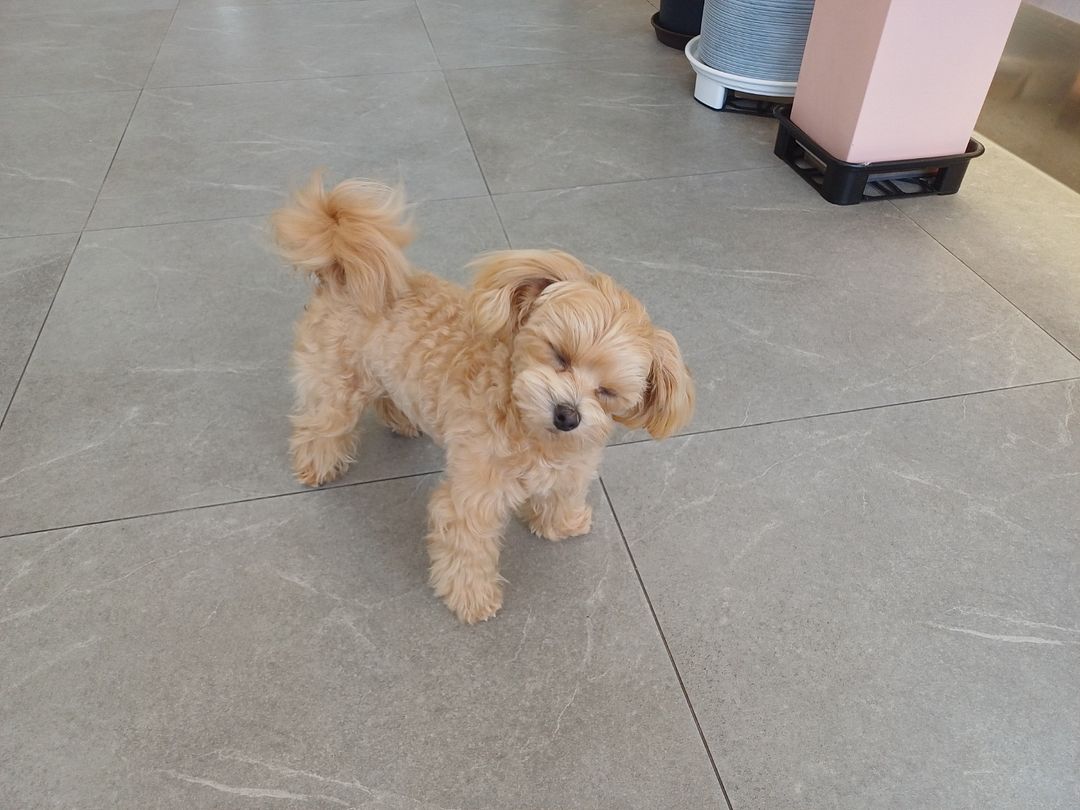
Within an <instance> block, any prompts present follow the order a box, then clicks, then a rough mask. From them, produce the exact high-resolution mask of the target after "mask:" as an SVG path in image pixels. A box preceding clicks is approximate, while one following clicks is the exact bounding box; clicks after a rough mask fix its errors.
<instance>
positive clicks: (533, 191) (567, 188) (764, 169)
mask: <svg viewBox="0 0 1080 810" xmlns="http://www.w3.org/2000/svg"><path fill="white" fill-rule="evenodd" d="M784 168H785V167H784V166H774V165H773V164H771V163H770V164H768V165H761V166H743V167H741V168H738V169H716V170H715V171H711V172H694V173H693V174H662V175H658V176H656V177H634V178H631V179H628V180H601V181H600V182H598V183H582V184H581V185H577V186H551V187H550V188H523V189H520V190H517V191H495V192H492V194H491V197H492V199H496V198H498V197H512V196H514V195H518V194H541V193H547V192H551V191H579V190H581V189H586V188H603V187H605V186H625V185H630V184H631V183H653V182H658V181H660V180H686V179H690V178H695V177H716V176H718V175H721V174H723V175H727V174H741V173H743V172H780V171H782V170H783V169H784ZM792 210H793V211H794V210H797V209H792ZM820 210H821V211H823V212H825V211H829V210H830V208H825V207H823V208H821V209H820Z"/></svg>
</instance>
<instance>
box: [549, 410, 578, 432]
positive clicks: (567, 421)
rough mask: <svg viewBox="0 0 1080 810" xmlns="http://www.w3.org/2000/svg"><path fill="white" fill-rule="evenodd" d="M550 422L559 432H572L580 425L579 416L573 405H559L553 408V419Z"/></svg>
mask: <svg viewBox="0 0 1080 810" xmlns="http://www.w3.org/2000/svg"><path fill="white" fill-rule="evenodd" d="M552 422H553V423H554V424H555V427H557V428H558V429H559V430H573V429H574V428H576V427H577V426H578V425H580V424H581V414H580V413H578V410H577V408H575V407H574V406H573V405H567V404H565V403H561V404H559V405H556V406H555V418H554V419H553V420H552Z"/></svg>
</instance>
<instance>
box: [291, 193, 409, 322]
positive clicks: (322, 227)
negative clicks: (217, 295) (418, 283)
mask: <svg viewBox="0 0 1080 810" xmlns="http://www.w3.org/2000/svg"><path fill="white" fill-rule="evenodd" d="M405 213H406V209H405V200H404V195H403V194H402V193H401V190H400V189H393V188H390V187H389V186H385V185H382V184H381V183H375V182H371V181H367V180H346V181H344V182H342V183H338V184H337V185H336V186H334V188H332V189H331V190H330V191H327V190H326V189H325V188H324V187H323V183H322V176H321V174H320V173H318V172H316V173H315V174H314V175H312V177H311V181H310V182H309V183H308V185H307V186H306V187H305V188H303V189H301V190H300V191H298V192H296V194H294V195H293V198H292V200H291V202H290V204H289V205H287V206H286V207H285V208H282V209H280V210H278V211H275V212H274V214H273V215H272V217H271V220H270V224H271V227H272V229H273V233H274V238H275V240H276V242H277V245H278V248H279V250H280V251H281V254H282V255H283V256H284V257H285V258H286V259H287V260H288V261H289V262H291V263H292V264H293V265H295V266H296V268H297V269H298V270H301V271H303V272H305V273H310V274H311V275H314V276H316V277H317V278H318V281H319V283H320V284H323V285H326V286H327V287H330V288H332V289H334V290H336V291H341V292H343V293H345V294H347V295H349V296H350V297H351V298H353V299H354V300H355V301H356V303H357V304H358V305H359V306H360V307H361V309H362V311H364V312H366V313H368V314H372V315H375V314H378V313H379V312H381V311H384V310H385V309H386V308H387V307H388V306H390V305H391V304H393V302H394V301H395V300H396V299H397V298H398V296H400V295H401V294H402V293H404V292H405V290H406V287H407V279H408V275H409V263H408V260H407V259H406V258H405V254H404V253H403V248H404V247H405V246H406V245H407V244H408V243H409V241H410V240H411V238H412V225H411V223H410V222H409V221H408V219H407V218H406V216H405Z"/></svg>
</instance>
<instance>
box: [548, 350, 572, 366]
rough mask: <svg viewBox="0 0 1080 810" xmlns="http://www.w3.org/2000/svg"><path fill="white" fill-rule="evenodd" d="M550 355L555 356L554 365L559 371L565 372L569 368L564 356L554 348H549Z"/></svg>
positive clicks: (568, 362)
mask: <svg viewBox="0 0 1080 810" xmlns="http://www.w3.org/2000/svg"><path fill="white" fill-rule="evenodd" d="M551 353H552V354H553V355H554V356H555V365H557V366H558V367H559V371H566V370H567V369H568V368H570V361H569V360H568V359H567V357H566V355H565V354H563V353H562V352H560V351H559V350H558V349H556V348H555V347H554V346H552V347H551Z"/></svg>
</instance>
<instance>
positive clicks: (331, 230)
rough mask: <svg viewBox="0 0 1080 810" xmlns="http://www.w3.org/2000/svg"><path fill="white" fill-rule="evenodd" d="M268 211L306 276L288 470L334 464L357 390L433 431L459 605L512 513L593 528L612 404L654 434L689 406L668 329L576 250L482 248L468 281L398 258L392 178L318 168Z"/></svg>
mask: <svg viewBox="0 0 1080 810" xmlns="http://www.w3.org/2000/svg"><path fill="white" fill-rule="evenodd" d="M272 224H273V229H274V234H275V237H276V239H277V242H278V245H279V246H280V248H281V251H282V253H283V255H284V256H285V257H286V258H287V259H288V260H289V261H291V262H292V263H293V264H294V265H295V266H296V267H297V268H298V269H300V270H302V271H304V272H306V273H310V274H311V275H312V276H314V278H315V284H314V287H313V291H312V294H311V299H310V301H309V302H308V305H307V307H306V309H305V312H304V314H303V315H302V316H301V318H300V320H299V321H298V323H297V325H296V343H295V348H294V352H293V362H294V368H295V376H294V381H295V385H296V392H297V398H296V408H295V411H294V413H293V415H292V423H293V435H292V439H291V443H290V450H291V457H292V464H293V469H294V471H295V473H296V476H297V478H298V479H299V480H300V481H302V482H303V483H305V484H308V485H311V486H319V485H321V484H324V483H326V482H327V481H331V480H333V479H334V478H337V477H338V476H340V475H341V474H342V473H343V472H344V471H345V469H346V467H347V466H348V464H349V463H350V462H351V461H352V459H353V454H354V452H355V449H356V426H357V423H358V421H359V419H360V416H361V414H362V412H363V410H364V409H365V408H367V407H371V408H373V409H374V410H375V413H376V415H377V416H378V418H379V420H380V421H381V422H382V423H383V424H385V425H386V426H387V427H389V428H390V429H391V430H394V431H395V432H397V433H401V434H404V435H408V436H415V435H418V434H419V433H421V432H423V433H426V434H427V435H429V436H431V437H432V438H433V439H434V440H435V441H436V442H438V443H439V444H440V445H442V446H443V447H444V448H445V451H446V467H447V471H446V476H445V479H444V480H443V482H442V483H441V484H440V486H439V487H438V489H437V490H436V491H435V493H434V494H433V495H432V498H431V502H430V504H429V509H428V514H429V529H428V538H427V546H428V553H429V556H430V561H431V568H430V582H431V585H432V587H433V588H434V590H435V593H436V594H437V595H438V596H439V597H440V598H441V599H442V600H443V601H444V602H445V603H446V605H447V607H449V608H450V610H452V611H453V612H454V613H455V614H456V615H457V616H458V618H459V619H461V620H462V621H464V622H468V623H473V622H476V621H480V620H484V619H488V618H490V617H491V616H493V615H494V614H495V612H496V611H497V610H498V609H499V608H500V607H501V605H502V585H503V580H502V579H501V578H500V576H499V549H500V542H501V535H502V531H503V527H504V525H505V523H506V521H507V520H508V518H509V517H510V516H511V515H512V514H514V513H515V512H516V513H517V514H519V515H520V516H521V517H522V518H523V519H524V520H525V521H526V522H527V523H528V525H529V527H530V528H531V529H532V531H533V532H534V533H536V534H538V535H540V536H542V537H546V538H548V539H551V540H562V539H564V538H566V537H573V536H576V535H581V534H585V533H586V532H588V531H589V526H590V522H591V511H590V508H589V506H588V504H587V502H586V496H587V491H588V486H589V482H590V481H592V480H593V479H594V478H595V477H596V472H597V467H598V465H599V462H600V456H601V452H602V450H603V448H604V445H605V443H606V441H607V439H608V437H609V435H610V433H611V429H612V426H613V423H614V422H621V423H623V424H626V425H628V426H630V427H642V428H645V429H646V430H648V431H649V432H650V433H651V434H652V435H653V436H655V437H657V438H663V437H665V436H669V435H671V434H672V433H674V432H675V431H677V430H678V429H680V428H681V427H683V426H684V425H685V424H686V423H687V422H688V421H689V419H690V416H691V414H692V411H693V405H694V387H693V383H692V381H691V379H690V374H689V372H688V371H687V369H686V366H685V364H684V363H683V360H682V356H681V355H680V353H679V348H678V345H677V344H676V343H675V339H674V338H673V337H672V336H671V335H670V333H668V332H665V331H664V330H662V329H658V328H656V327H654V326H653V324H652V323H651V321H650V320H649V317H648V315H647V314H646V312H645V310H644V308H643V307H642V306H641V304H640V303H639V302H638V301H637V300H636V299H635V298H634V297H633V296H631V295H630V294H629V293H627V292H626V291H624V290H622V289H621V288H619V287H618V286H617V285H616V284H615V283H614V282H613V281H612V280H611V279H610V278H609V277H608V276H605V275H603V274H600V273H597V272H595V271H592V270H590V269H589V268H587V267H586V266H585V265H583V264H582V263H581V262H579V261H578V260H577V259H575V258H573V257H572V256H569V255H567V254H565V253H560V252H557V251H535V250H533V251H502V252H498V253H491V254H487V255H485V256H482V257H480V258H479V259H477V260H476V262H474V266H475V268H476V270H477V276H476V280H475V282H474V284H473V286H472V288H471V289H469V290H465V289H462V288H460V287H457V286H455V285H453V284H450V283H449V282H447V281H444V280H442V279H439V278H437V277H435V276H433V275H430V274H428V273H423V272H418V271H415V270H414V269H413V268H412V267H411V266H410V264H409V262H408V261H407V259H406V258H405V255H404V253H403V249H404V248H405V246H406V245H407V243H408V241H409V238H410V236H411V228H410V226H409V224H408V223H407V221H406V219H405V205H404V201H403V199H402V197H401V195H400V194H399V193H398V192H396V191H394V190H393V189H390V188H388V187H386V186H381V185H379V184H376V183H370V182H366V181H360V180H349V181H346V182H343V183H341V184H339V185H338V186H336V187H335V188H333V189H332V190H330V191H329V192H327V191H326V190H325V189H324V188H323V186H322V183H321V180H320V178H319V177H318V176H317V175H316V176H315V177H314V178H313V179H312V182H311V184H310V185H309V186H308V187H307V188H305V189H304V190H302V191H300V192H299V193H298V194H297V195H296V196H295V198H294V200H293V201H292V203H291V205H289V206H288V207H286V208H284V209H282V210H280V211H278V212H277V213H275V214H274V216H273V220H272ZM559 404H566V405H569V406H572V407H573V408H575V409H576V412H577V413H578V414H579V415H580V424H579V425H578V426H577V427H576V428H575V429H573V430H569V431H566V430H557V429H556V428H555V426H554V424H553V411H554V408H555V406H556V405H559Z"/></svg>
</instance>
